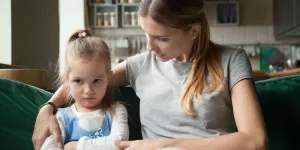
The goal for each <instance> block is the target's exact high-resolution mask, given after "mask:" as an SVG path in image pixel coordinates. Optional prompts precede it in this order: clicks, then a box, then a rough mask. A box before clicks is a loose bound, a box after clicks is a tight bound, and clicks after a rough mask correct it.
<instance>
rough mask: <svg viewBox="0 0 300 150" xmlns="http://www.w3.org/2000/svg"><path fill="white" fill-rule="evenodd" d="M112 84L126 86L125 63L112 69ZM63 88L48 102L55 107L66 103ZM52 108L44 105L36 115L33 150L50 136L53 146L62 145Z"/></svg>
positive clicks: (37, 148)
mask: <svg viewBox="0 0 300 150" xmlns="http://www.w3.org/2000/svg"><path fill="white" fill-rule="evenodd" d="M112 78H113V79H112V81H113V82H112V84H113V85H116V86H125V85H128V84H129V82H128V80H127V78H126V61H124V62H122V63H120V64H118V65H117V66H116V67H115V69H113V75H112ZM65 90H66V89H65V87H64V86H61V87H59V88H58V90H57V91H56V92H55V93H54V95H53V96H52V97H51V99H50V100H49V102H52V103H54V104H55V105H56V106H57V107H60V106H62V105H64V104H65V103H66V101H65V100H66V97H65V95H64V93H65ZM52 112H53V108H52V106H49V105H46V106H44V107H43V108H41V110H40V111H39V113H38V116H37V118H36V122H35V127H34V132H33V136H32V141H33V145H34V148H35V149H36V150H39V149H40V148H41V146H42V144H43V143H44V141H45V139H46V138H47V137H48V136H49V135H52V136H53V138H54V143H55V145H57V146H59V145H62V144H61V143H60V141H61V138H62V137H61V134H60V133H61V131H60V129H59V125H58V122H57V119H56V117H55V116H54V115H53V114H52Z"/></svg>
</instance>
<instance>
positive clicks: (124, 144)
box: [115, 140, 131, 149]
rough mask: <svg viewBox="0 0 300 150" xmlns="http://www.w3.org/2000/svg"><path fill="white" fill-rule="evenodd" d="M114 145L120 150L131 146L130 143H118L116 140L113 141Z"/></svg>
mask: <svg viewBox="0 0 300 150" xmlns="http://www.w3.org/2000/svg"><path fill="white" fill-rule="evenodd" d="M115 145H116V146H117V147H119V148H121V149H125V148H128V147H129V146H130V145H131V142H130V141H119V140H116V141H115Z"/></svg>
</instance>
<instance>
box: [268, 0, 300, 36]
mask: <svg viewBox="0 0 300 150" xmlns="http://www.w3.org/2000/svg"><path fill="white" fill-rule="evenodd" d="M299 23H300V1H299V0H273V24H274V34H275V38H276V39H279V40H281V39H285V38H288V37H294V36H300V34H299V35H298V33H300V24H299Z"/></svg>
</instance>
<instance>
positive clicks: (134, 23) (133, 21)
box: [131, 11, 138, 26]
mask: <svg viewBox="0 0 300 150" xmlns="http://www.w3.org/2000/svg"><path fill="white" fill-rule="evenodd" d="M137 21H138V20H137V12H134V11H133V12H131V25H132V26H137Z"/></svg>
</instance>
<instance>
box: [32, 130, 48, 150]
mask: <svg viewBox="0 0 300 150" xmlns="http://www.w3.org/2000/svg"><path fill="white" fill-rule="evenodd" d="M45 139H46V137H43V136H39V135H36V133H34V134H33V136H32V142H33V146H34V149H35V150H40V149H41V147H42V145H43V143H44V141H45Z"/></svg>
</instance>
